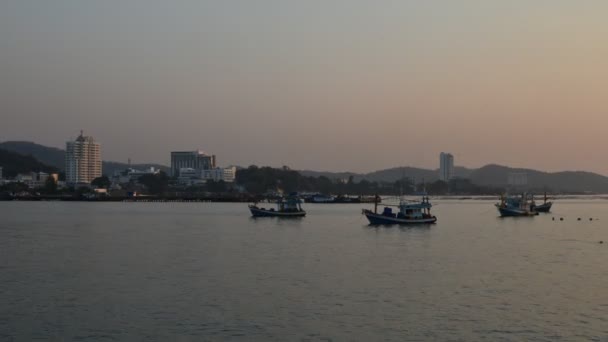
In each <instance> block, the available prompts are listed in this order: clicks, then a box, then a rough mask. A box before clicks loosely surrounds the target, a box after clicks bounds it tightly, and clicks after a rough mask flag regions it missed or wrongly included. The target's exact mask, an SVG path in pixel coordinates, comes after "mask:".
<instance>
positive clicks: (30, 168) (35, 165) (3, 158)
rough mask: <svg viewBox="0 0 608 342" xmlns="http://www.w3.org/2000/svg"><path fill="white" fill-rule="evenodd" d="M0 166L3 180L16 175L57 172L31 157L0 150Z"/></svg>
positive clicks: (55, 169)
mask: <svg viewBox="0 0 608 342" xmlns="http://www.w3.org/2000/svg"><path fill="white" fill-rule="evenodd" d="M0 166H2V176H3V177H4V178H13V177H15V176H17V174H18V173H28V172H46V173H56V172H58V171H59V170H58V169H57V168H55V167H53V166H49V165H46V164H44V163H41V162H40V161H38V160H36V158H34V157H32V156H24V155H22V154H19V153H15V152H11V151H7V150H4V149H0Z"/></svg>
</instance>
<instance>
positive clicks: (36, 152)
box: [0, 141, 608, 193]
mask: <svg viewBox="0 0 608 342" xmlns="http://www.w3.org/2000/svg"><path fill="white" fill-rule="evenodd" d="M0 149H4V150H7V151H12V152H15V153H18V154H20V155H24V156H32V157H33V158H35V159H36V160H37V161H39V162H41V163H42V164H45V165H48V166H51V167H55V168H57V169H59V170H63V169H64V167H65V165H64V164H65V151H64V150H62V149H58V148H54V147H47V146H43V145H40V144H36V143H33V142H26V141H6V142H2V143H0ZM102 167H103V173H104V174H106V175H112V174H113V173H114V171H115V170H124V169H125V168H127V167H129V165H128V164H126V163H120V162H112V161H104V162H103V166H102ZM131 167H133V168H136V169H143V168H147V167H155V168H159V169H161V170H165V171H168V170H169V168H168V167H167V166H165V165H159V164H147V163H143V164H132V165H131ZM299 172H300V173H301V174H302V175H304V176H312V177H319V176H325V177H328V178H330V179H348V178H349V177H350V176H353V178H354V180H355V181H360V180H363V179H365V180H368V181H371V182H395V181H397V180H399V179H402V178H403V177H408V178H410V179H415V181H416V182H422V181H423V180H424V181H425V182H435V181H437V180H438V171H437V170H430V169H423V168H417V167H410V166H405V167H394V168H390V169H386V170H378V171H374V172H369V173H354V172H322V171H311V170H303V171H299ZM454 173H455V175H456V176H457V177H459V178H467V179H469V180H470V181H471V182H472V183H474V184H478V185H483V186H497V187H507V185H508V184H507V180H508V177H509V174H511V173H526V175H527V179H528V186H527V188H529V189H534V190H542V189H551V190H552V191H557V192H578V193H582V192H595V193H608V177H605V176H603V175H600V174H596V173H592V172H586V171H563V172H543V171H538V170H533V169H525V168H511V167H508V166H501V165H495V164H489V165H486V166H483V167H481V168H478V169H469V168H465V167H458V166H457V167H455V168H454Z"/></svg>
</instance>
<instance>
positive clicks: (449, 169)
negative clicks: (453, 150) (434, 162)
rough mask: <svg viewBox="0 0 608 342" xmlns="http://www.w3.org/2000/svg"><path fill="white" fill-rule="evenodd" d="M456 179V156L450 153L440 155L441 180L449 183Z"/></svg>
mask: <svg viewBox="0 0 608 342" xmlns="http://www.w3.org/2000/svg"><path fill="white" fill-rule="evenodd" d="M452 178H454V156H453V155H451V154H450V153H443V152H441V154H439V180H442V181H444V182H448V181H449V180H450V179H452Z"/></svg>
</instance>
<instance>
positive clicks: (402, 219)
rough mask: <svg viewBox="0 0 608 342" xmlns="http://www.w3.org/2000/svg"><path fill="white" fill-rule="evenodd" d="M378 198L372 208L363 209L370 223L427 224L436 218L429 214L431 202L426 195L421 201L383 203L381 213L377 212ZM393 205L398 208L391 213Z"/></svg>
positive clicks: (402, 200) (401, 200)
mask: <svg viewBox="0 0 608 342" xmlns="http://www.w3.org/2000/svg"><path fill="white" fill-rule="evenodd" d="M378 199H379V196H376V201H375V202H374V210H373V211H371V210H369V209H363V210H362V214H363V215H365V217H367V219H368V220H369V223H370V224H372V225H378V224H429V223H435V222H437V218H436V217H435V216H433V215H431V207H432V205H431V203H430V202H429V198H428V197H426V196H423V197H422V200H421V201H407V200H404V199H400V200H399V204H397V205H387V204H385V206H384V210H383V211H382V213H378V202H379V201H378ZM393 207H397V208H398V212H397V213H393Z"/></svg>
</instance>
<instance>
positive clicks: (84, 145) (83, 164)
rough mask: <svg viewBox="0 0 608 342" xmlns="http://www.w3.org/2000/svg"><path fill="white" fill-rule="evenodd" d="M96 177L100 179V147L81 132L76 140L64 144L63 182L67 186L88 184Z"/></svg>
mask: <svg viewBox="0 0 608 342" xmlns="http://www.w3.org/2000/svg"><path fill="white" fill-rule="evenodd" d="M97 177H101V147H100V145H99V143H97V142H95V140H94V139H93V138H92V137H86V136H84V135H83V134H82V131H81V132H80V135H79V136H78V138H76V140H74V141H68V142H67V143H66V151H65V180H66V182H67V183H68V184H78V183H87V184H88V183H91V181H93V179H95V178H97Z"/></svg>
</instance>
